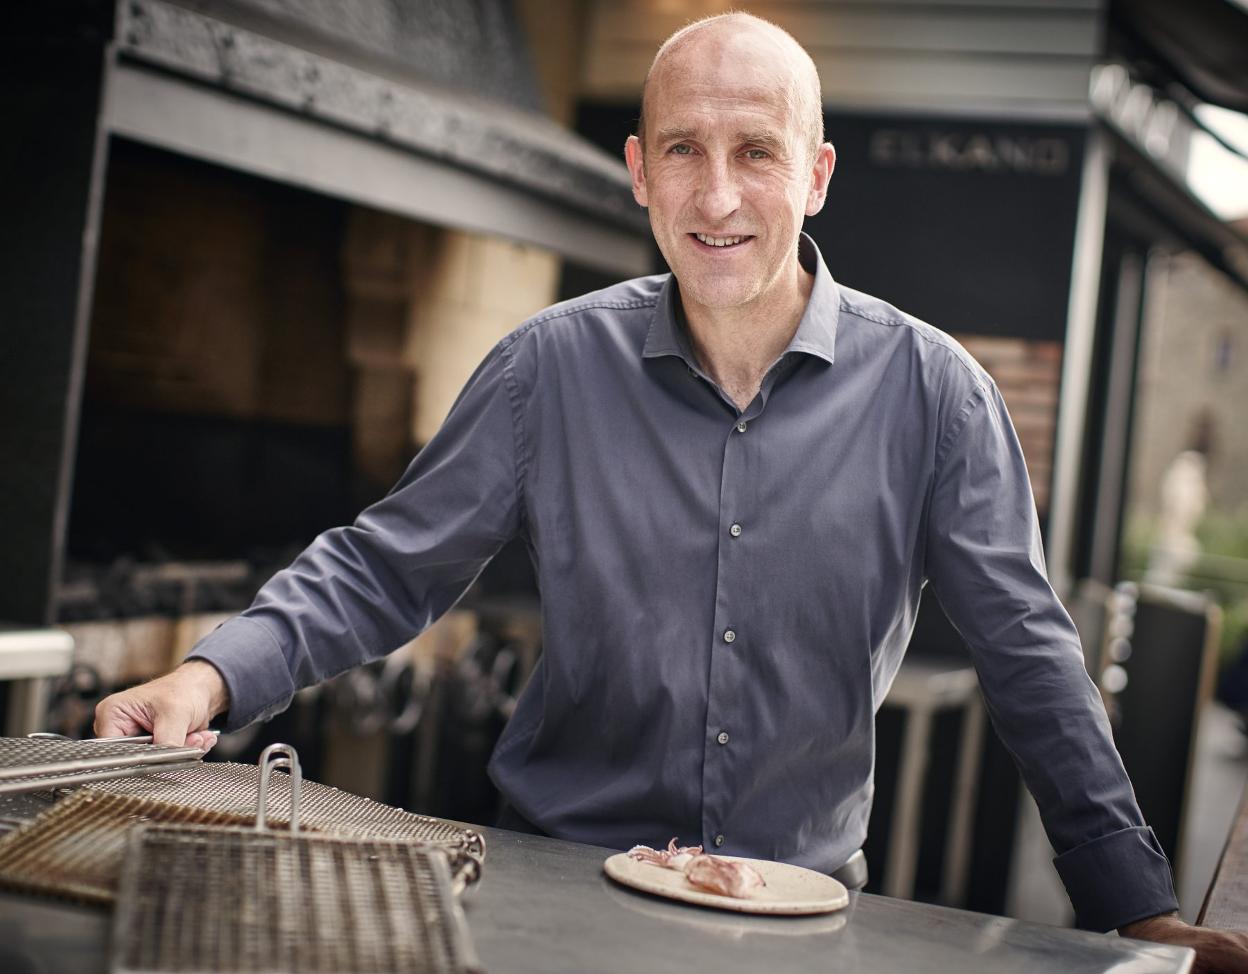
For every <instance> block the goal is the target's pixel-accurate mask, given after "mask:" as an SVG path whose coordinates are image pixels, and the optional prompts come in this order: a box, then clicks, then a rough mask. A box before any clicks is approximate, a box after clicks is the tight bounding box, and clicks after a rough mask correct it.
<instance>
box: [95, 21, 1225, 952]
mask: <svg viewBox="0 0 1248 974" xmlns="http://www.w3.org/2000/svg"><path fill="white" fill-rule="evenodd" d="M626 157H627V162H628V167H629V171H630V172H631V174H632V180H633V191H634V193H635V195H636V198H637V201H638V203H640V204H641V205H642V206H645V207H647V208H648V210H649V214H650V220H651V224H652V226H653V229H654V235H655V239H656V240H657V241H658V244H659V247H660V249H661V250H662V252H663V255H664V256H665V257H666V258H667V261H668V263H669V265H670V266H671V268H672V274H670V275H661V276H656V277H649V278H643V279H639V280H635V281H628V282H625V283H623V284H619V285H616V286H614V287H611V288H608V289H606V290H604V291H599V292H596V293H594V294H590V295H587V296H585V297H583V298H579V299H576V300H574V301H570V302H566V303H564V304H560V305H556V306H555V307H553V308H549V309H547V310H546V311H544V312H542V313H541V314H539V315H538V316H536V317H535V318H533V319H532V320H530V321H528V322H526V323H525V324H524V325H522V326H521V327H520V328H519V329H517V330H516V331H515V332H513V333H512V334H511V335H509V336H508V337H507V338H505V339H503V341H501V342H500V343H499V345H498V346H497V347H496V348H495V349H494V350H493V352H491V354H490V355H489V356H487V358H486V360H485V361H484V362H483V363H482V364H481V366H480V367H479V368H478V370H477V372H476V373H475V374H474V376H473V377H472V379H471V380H470V381H469V383H468V385H467V386H466V387H465V389H464V391H463V393H462V394H461V396H460V398H459V400H458V401H457V403H456V405H455V407H454V409H453V410H452V411H451V414H450V416H449V417H448V418H447V421H446V423H445V425H444V426H443V428H442V429H441V430H440V431H439V432H438V434H437V435H436V436H435V437H434V439H433V440H432V441H431V442H430V443H429V444H428V446H426V447H425V449H424V450H422V451H421V453H420V454H419V456H417V458H416V459H415V461H414V462H413V463H412V465H411V467H410V468H409V470H408V471H407V473H406V474H405V475H404V477H403V479H402V480H401V481H400V483H399V484H398V485H397V487H396V488H395V489H394V491H392V492H391V494H390V495H389V496H387V497H386V498H385V499H384V500H382V501H381V502H380V503H378V504H376V505H374V506H373V507H371V508H369V509H368V510H366V511H364V512H363V513H362V514H361V515H360V517H359V518H358V519H357V521H356V522H355V524H354V525H351V526H349V527H345V528H339V529H335V530H332V531H329V532H326V533H325V534H324V535H322V536H321V537H320V538H318V539H317V540H316V541H315V542H314V543H313V544H312V545H311V546H310V547H309V548H308V550H307V551H306V552H304V553H303V554H302V555H301V556H300V557H299V559H298V560H297V561H296V562H295V563H294V564H293V565H292V566H291V568H290V569H288V570H286V571H284V572H282V573H280V574H278V575H277V576H275V577H274V579H273V580H272V581H271V582H270V583H269V584H268V585H266V586H265V588H264V589H263V590H262V591H261V592H260V594H259V595H258V596H257V598H256V601H255V603H254V604H253V605H252V607H251V608H250V609H248V610H247V611H246V612H245V613H243V614H242V615H241V616H239V617H238V618H236V619H233V620H231V621H229V622H227V623H225V624H224V625H223V626H221V627H220V628H219V629H218V630H217V631H216V632H215V633H213V634H212V635H211V636H209V637H208V638H206V639H205V640H204V641H203V642H202V643H200V645H199V646H198V647H197V648H196V650H195V652H194V654H193V658H192V660H191V661H189V662H188V663H186V664H184V665H183V666H182V667H180V668H179V669H178V670H176V671H174V673H172V674H170V675H168V676H166V677H162V678H161V679H159V680H156V681H154V682H152V683H150V684H147V685H146V686H143V687H139V688H136V689H134V690H130V691H126V692H125V693H122V694H118V695H116V696H113V697H110V698H108V699H107V700H105V701H104V702H103V703H102V704H101V705H100V708H99V711H98V713H97V718H96V728H97V730H98V732H99V733H101V734H105V735H108V734H125V733H132V732H136V731H138V730H140V729H152V730H154V733H155V736H156V738H157V740H158V741H163V742H174V741H176V742H178V743H181V742H182V741H183V740H188V741H190V742H192V743H202V744H209V745H210V744H211V735H208V734H206V732H205V728H207V726H208V722H209V720H211V719H212V718H213V717H214V716H216V715H218V714H221V713H225V714H227V717H226V720H225V725H226V726H227V727H228V728H231V729H233V728H236V727H240V726H242V725H244V724H246V723H248V722H250V721H253V720H257V719H261V718H264V717H267V716H270V715H272V714H273V713H275V712H276V711H278V710H280V709H282V708H283V707H285V706H286V705H287V704H288V703H289V700H290V697H291V695H292V694H293V693H294V691H295V690H297V689H298V688H300V687H302V686H306V685H309V684H311V683H314V682H316V681H318V680H323V679H327V678H329V677H331V676H333V675H335V674H337V673H339V672H341V671H342V670H344V669H346V668H347V667H349V666H352V665H356V664H359V663H362V662H365V661H367V660H370V659H375V658H377V657H378V656H381V655H383V654H385V653H387V652H389V651H390V650H392V649H394V648H395V647H397V646H399V645H400V644H402V643H403V642H405V641H406V640H408V639H410V638H411V637H412V636H413V635H415V634H416V633H418V632H420V631H421V630H422V629H424V628H425V627H426V626H428V625H429V624H430V623H431V622H432V621H433V620H434V619H436V618H437V617H438V616H439V615H440V614H441V613H443V612H445V611H446V610H447V609H448V608H450V606H451V605H453V604H454V602H455V601H456V599H458V598H459V596H460V595H461V594H462V593H463V591H464V590H465V589H466V588H467V586H468V585H469V584H470V583H471V581H472V580H473V578H475V577H476V575H477V573H478V572H480V570H481V568H482V567H483V566H484V565H485V563H486V562H487V561H488V560H489V559H490V558H491V557H492V556H493V555H494V553H495V552H497V551H498V549H499V548H500V547H501V546H502V545H503V544H504V543H505V542H506V541H508V540H510V539H512V538H516V537H519V538H523V539H524V541H525V543H526V544H527V546H528V548H529V551H530V552H531V555H532V559H533V563H534V567H535V569H536V571H537V575H538V580H539V584H540V587H541V593H542V613H543V634H544V654H543V657H542V660H541V662H540V664H539V666H538V668H537V670H536V671H535V672H534V674H533V677H532V679H531V681H530V683H529V685H528V686H527V687H526V688H525V690H524V692H523V694H522V695H521V698H520V700H519V703H518V706H517V709H516V713H515V715H514V717H513V718H512V720H511V722H510V723H509V724H508V726H507V728H506V730H505V731H504V733H503V736H502V738H501V740H500V741H499V744H498V747H497V749H496V751H495V753H494V756H493V759H492V761H491V765H490V771H491V775H492V776H493V778H494V781H495V782H496V783H497V785H498V787H499V789H500V791H501V792H502V794H503V795H504V796H505V797H506V799H507V801H508V802H509V805H510V811H509V812H508V817H507V819H506V822H505V824H508V825H510V826H512V827H519V828H527V829H533V830H535V831H541V832H545V833H548V834H550V835H554V836H558V837H560V838H566V839H573V840H578V841H583V842H590V843H596V844H600V845H607V846H614V847H617V848H628V847H630V846H632V845H633V844H635V843H638V842H642V843H648V844H651V845H657V844H662V843H666V841H667V839H668V838H669V837H671V836H673V835H676V836H679V837H680V839H681V840H682V841H683V842H685V843H688V844H694V843H703V844H705V845H707V846H709V847H711V848H714V849H719V850H720V851H722V852H724V853H732V854H737V855H744V856H759V857H765V858H771V859H779V860H784V861H789V862H795V863H799V864H801V865H805V866H809V867H811V868H815V869H820V870H823V871H826V872H835V871H838V870H839V871H841V874H842V875H846V872H845V870H846V866H847V864H852V863H854V862H855V861H856V859H855V854H856V852H857V850H858V849H859V847H860V845H861V843H862V841H863V839H864V837H865V834H866V827H867V819H868V813H869V810H870V805H871V797H872V771H873V766H874V744H875V741H874V718H875V710H876V707H877V706H878V703H879V701H881V700H882V699H883V698H884V696H885V695H886V693H887V691H888V688H889V685H890V684H891V682H892V679H893V677H894V676H895V674H896V672H897V668H898V666H899V665H900V663H901V659H902V656H903V654H904V652H905V649H906V645H907V643H908V641H909V638H910V634H911V631H912V629H913V625H914V620H915V613H916V611H917V607H918V603H919V597H920V593H921V590H922V589H923V587H924V585H926V584H930V585H931V586H932V588H933V590H934V592H935V594H936V595H937V597H938V598H939V599H940V602H941V604H942V605H943V607H944V609H945V611H946V613H947V614H948V615H949V617H950V618H951V619H952V620H953V622H954V623H955V624H956V625H957V626H958V628H959V629H960V631H961V632H962V634H963V636H964V637H965V638H966V641H967V643H968V645H969V646H970V649H971V652H972V655H973V658H974V660H975V664H976V667H977V670H978V672H979V676H980V681H981V685H982V686H983V689H984V693H985V697H986V699H987V701H988V706H989V710H990V712H991V714H992V717H993V721H994V724H995V726H996V728H997V730H998V732H999V733H1000V735H1001V737H1002V738H1003V740H1004V741H1005V742H1006V744H1007V746H1008V747H1009V748H1010V749H1011V750H1012V751H1013V753H1014V754H1015V756H1016V757H1017V759H1018V762H1019V765H1020V767H1021V769H1022V771H1023V774H1024V777H1025V778H1026V781H1027V783H1028V786H1029V787H1030V788H1031V790H1032V792H1033V794H1034V795H1035V796H1036V799H1037V802H1038V804H1039V806H1040V808H1041V810H1042V813H1043V815H1044V818H1045V823H1046V827H1047V829H1048V832H1049V836H1050V838H1051V839H1052V841H1053V843H1054V846H1055V848H1056V851H1057V852H1058V857H1057V860H1056V863H1057V867H1058V869H1059V871H1060V873H1061V875H1062V878H1063V880H1064V881H1065V882H1066V885H1067V888H1068V889H1069V891H1070V895H1071V898H1072V900H1073V902H1074V904H1075V907H1076V911H1077V913H1078V915H1079V918H1080V920H1081V921H1082V922H1083V923H1084V924H1085V925H1087V926H1091V927H1094V928H1098V929H1103V930H1108V929H1112V928H1114V927H1119V928H1124V929H1126V930H1127V931H1128V932H1130V933H1131V934H1133V935H1135V936H1143V937H1151V938H1153V939H1159V940H1161V939H1164V940H1169V941H1171V942H1176V943H1190V944H1193V945H1195V946H1197V947H1198V949H1199V951H1200V960H1201V963H1202V964H1206V965H1208V969H1222V968H1225V969H1243V965H1244V963H1245V958H1246V957H1248V950H1246V949H1245V943H1246V939H1248V938H1244V937H1243V936H1242V935H1236V934H1218V933H1214V932H1210V931H1202V930H1197V929H1194V928H1191V927H1187V926H1186V925H1184V924H1182V923H1181V922H1180V921H1179V920H1178V919H1177V918H1176V917H1175V916H1173V915H1172V911H1173V910H1174V908H1175V898H1174V892H1173V886H1172V881H1171V876H1170V868H1169V865H1168V863H1167V862H1166V860H1165V857H1164V856H1163V855H1162V853H1161V851H1160V849H1159V847H1158V845H1157V842H1156V839H1155V838H1154V837H1153V835H1152V832H1151V830H1150V829H1148V827H1147V826H1146V825H1145V824H1144V822H1143V821H1142V819H1141V817H1140V813H1139V809H1138V808H1137V807H1136V803H1135V800H1134V797H1133V795H1132V792H1131V786H1130V783H1129V782H1128V780H1127V778H1126V775H1125V774H1124V772H1123V769H1122V764H1121V762H1120V761H1119V759H1118V756H1117V753H1116V752H1115V750H1114V747H1113V744H1112V741H1111V740H1110V736H1109V728H1108V724H1107V721H1106V718H1105V713H1104V710H1103V709H1102V707H1101V703H1100V699H1099V696H1098V694H1097V692H1096V690H1095V688H1094V687H1093V685H1092V683H1091V681H1090V680H1089V679H1088V676H1087V674H1086V672H1085V671H1084V667H1083V656H1082V653H1081V651H1080V648H1079V643H1078V638H1077V636H1076V634H1075V632H1074V629H1073V627H1072V626H1071V623H1070V620H1069V618H1068V617H1067V616H1066V614H1065V612H1064V611H1063V610H1062V608H1061V605H1060V604H1059V603H1058V600H1057V598H1056V597H1055V596H1054V594H1053V591H1052V589H1051V588H1050V586H1049V584H1048V582H1047V580H1046V578H1045V574H1044V568H1043V561H1042V555H1041V547H1040V537H1039V531H1038V528H1037V525H1036V518H1035V509H1034V504H1033V501H1032V498H1031V493H1030V488H1029V485H1028V478H1027V470H1026V467H1025V465H1024V462H1023V458H1022V455H1021V453H1020V451H1019V448H1018V443H1017V440H1016V438H1015V436H1014V433H1013V429H1012V428H1011V426H1010V421H1009V418H1008V416H1007V415H1006V411H1005V407H1004V404H1003V403H1002V401H1001V397H1000V395H999V394H998V392H997V390H996V388H995V386H994V385H993V383H992V381H991V379H989V378H988V376H987V375H986V374H985V373H984V372H983V370H982V369H980V368H979V366H978V365H976V363H975V362H974V361H973V360H971V358H970V357H969V356H968V355H967V354H966V353H965V352H964V351H963V350H962V349H961V348H960V347H959V346H958V345H957V344H956V343H955V342H953V341H952V340H951V339H950V338H948V337H947V336H946V335H944V334H943V333H941V332H939V331H937V330H936V329H934V328H932V327H930V326H928V325H926V324H924V323H922V322H920V321H917V320H915V319H914V318H911V317H909V316H907V315H906V314H904V313H902V312H900V311H898V310H897V309H895V308H892V307H891V306H889V305H887V304H885V303H884V302H882V301H880V300H878V299H876V298H873V297H870V296H869V295H866V294H862V293H861V292H858V291H854V290H853V289H851V288H848V287H845V286H844V285H841V284H839V283H837V282H836V281H835V280H833V278H832V277H831V275H830V274H829V272H828V269H827V267H826V266H825V265H824V263H823V261H822V259H821V257H820V255H819V253H818V251H817V249H816V248H815V246H814V243H813V242H812V241H811V240H810V239H809V238H808V237H805V236H802V235H801V232H800V231H801V225H802V221H803V219H804V217H806V216H809V215H812V214H814V213H817V212H818V211H819V209H820V208H821V207H822V205H823V202H824V197H825V194H826V192H827V186H828V181H829V179H830V178H831V176H832V171H833V167H834V163H835V155H834V153H833V150H832V147H831V146H830V145H828V144H827V143H825V142H824V141H823V135H822V109H821V100H820V94H819V82H818V77H817V75H816V72H815V68H814V65H813V64H812V63H811V61H810V58H809V57H808V56H807V55H806V53H805V52H804V51H803V50H802V49H801V47H800V46H799V45H798V44H797V43H796V42H795V41H794V40H793V39H792V38H791V37H790V36H789V35H788V34H786V33H784V32H783V31H781V30H779V29H778V28H775V27H773V26H771V25H769V24H766V23H765V22H762V21H760V20H757V19H755V18H753V17H749V16H746V15H742V14H731V15H724V16H720V17H715V18H710V19H708V20H705V21H701V22H698V23H696V24H694V25H691V26H690V27H688V28H686V29H685V30H683V31H681V32H679V33H678V34H676V35H674V36H673V37H672V38H671V39H670V40H669V41H668V42H667V43H666V44H665V45H664V46H663V48H662V49H661V50H660V51H659V54H658V55H657V56H656V58H655V63H654V65H653V67H652V68H651V71H650V74H649V76H648V78H647V82H646V88H645V93H644V99H643V117H642V120H641V124H640V126H639V131H638V134H637V136H635V137H633V138H630V139H629V141H628V144H627V147H626ZM851 878H852V877H851ZM1236 965H1239V966H1236Z"/></svg>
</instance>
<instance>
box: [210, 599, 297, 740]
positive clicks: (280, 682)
mask: <svg viewBox="0 0 1248 974" xmlns="http://www.w3.org/2000/svg"><path fill="white" fill-rule="evenodd" d="M186 658H187V659H202V660H204V661H205V662H208V663H211V664H212V665H213V666H214V667H216V669H217V672H218V673H220V674H221V679H223V680H224V681H225V686H226V688H227V689H228V690H229V692H230V709H229V710H228V711H227V712H226V715H225V721H224V723H223V724H222V729H223V730H225V731H226V732H229V731H236V730H238V729H239V728H240V727H246V726H247V725H248V724H250V723H252V722H253V721H256V720H261V719H264V718H267V717H272V716H273V715H274V714H275V713H278V712H279V711H282V710H285V709H286V707H287V705H288V704H289V703H290V699H291V697H293V696H294V694H295V690H296V687H295V685H294V681H293V680H291V678H290V669H289V668H288V667H287V666H286V657H285V655H284V654H283V653H282V648H281V646H280V645H278V642H277V639H276V638H275V637H274V636H273V634H272V633H271V632H269V630H268V629H266V628H265V627H264V626H263V625H261V624H260V623H258V622H256V621H255V620H253V619H248V618H246V617H244V616H235V617H234V618H233V619H229V620H227V621H225V622H223V623H222V624H221V625H219V626H218V627H217V628H216V629H214V630H213V631H212V632H210V633H209V634H208V635H207V636H205V637H204V638H203V639H201V640H200V641H199V642H197V643H196V644H195V646H194V648H192V649H191V651H190V653H189V654H187V657H186Z"/></svg>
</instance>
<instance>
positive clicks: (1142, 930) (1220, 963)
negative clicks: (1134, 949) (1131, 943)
mask: <svg viewBox="0 0 1248 974" xmlns="http://www.w3.org/2000/svg"><path fill="white" fill-rule="evenodd" d="M1118 932H1119V933H1120V934H1122V935H1123V936H1124V937H1135V938H1136V939H1137V940H1152V941H1155V942H1156V943H1159V944H1177V945H1178V946H1180V947H1193V948H1195V950H1196V963H1195V964H1194V965H1193V966H1192V974H1248V933H1236V932H1234V931H1231V930H1211V929H1209V928H1208V927H1193V926H1192V925H1191V924H1188V923H1184V922H1183V921H1182V920H1180V919H1179V915H1178V914H1177V913H1162V914H1160V915H1159V916H1155V917H1148V918H1147V919H1144V920H1136V921H1135V922H1134V923H1128V924H1127V925H1126V926H1125V927H1119V928H1118Z"/></svg>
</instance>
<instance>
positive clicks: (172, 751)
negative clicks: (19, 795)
mask: <svg viewBox="0 0 1248 974" xmlns="http://www.w3.org/2000/svg"><path fill="white" fill-rule="evenodd" d="M202 757H203V752H202V751H200V750H198V749H197V748H193V747H170V746H167V745H155V744H141V743H135V742H133V741H70V740H52V739H48V738H28V737H0V794H7V793H14V792H25V791H41V790H46V789H49V788H61V787H64V786H66V785H74V784H82V783H85V782H91V781H100V780H108V779H112V778H121V777H130V776H133V775H141V774H144V773H146V772H147V771H148V770H149V769H150V768H152V767H153V766H167V765H176V766H177V767H191V766H192V765H194V764H198V763H199V760H200V758H202Z"/></svg>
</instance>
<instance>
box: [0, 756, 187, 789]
mask: <svg viewBox="0 0 1248 974" xmlns="http://www.w3.org/2000/svg"><path fill="white" fill-rule="evenodd" d="M200 764H201V762H200V761H198V760H195V761H183V762H180V763H178V764H160V765H153V766H152V770H153V771H182V770H185V769H186V768H196V767H199V765H200ZM134 775H135V772H134V769H133V768H106V769H104V770H102V771H84V772H82V773H80V774H66V775H57V776H56V777H55V778H27V779H19V780H16V781H0V795H13V794H19V793H21V792H25V791H48V790H50V789H52V788H67V787H69V786H70V785H85V784H90V783H91V782H93V781H109V780H111V779H113V778H133V777H134Z"/></svg>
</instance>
